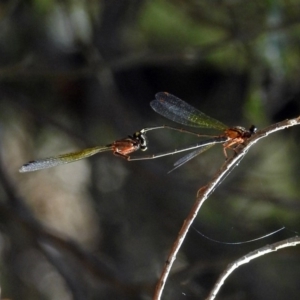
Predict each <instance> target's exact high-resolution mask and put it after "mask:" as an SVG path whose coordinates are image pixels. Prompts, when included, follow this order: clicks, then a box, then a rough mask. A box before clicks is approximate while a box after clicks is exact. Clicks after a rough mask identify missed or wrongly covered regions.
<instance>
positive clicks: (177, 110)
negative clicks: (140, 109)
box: [150, 92, 228, 131]
mask: <svg viewBox="0 0 300 300" xmlns="http://www.w3.org/2000/svg"><path fill="white" fill-rule="evenodd" d="M155 98H156V99H155V100H153V101H151V102H150V105H151V107H152V109H153V110H154V111H156V112H157V113H159V114H161V115H162V116H164V117H166V118H168V119H170V120H172V121H174V122H177V123H180V124H183V125H188V126H192V127H202V128H214V129H218V130H222V131H223V130H225V129H227V128H228V126H226V125H225V124H223V123H222V122H220V121H218V120H216V119H214V118H211V117H209V116H207V115H206V114H204V113H203V112H201V111H199V110H198V109H196V108H194V107H193V106H191V105H189V104H188V103H186V102H185V101H183V100H181V99H179V98H177V97H176V96H174V95H171V94H169V93H166V92H160V93H157V94H156V95H155Z"/></svg>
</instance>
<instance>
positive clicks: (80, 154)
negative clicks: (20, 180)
mask: <svg viewBox="0 0 300 300" xmlns="http://www.w3.org/2000/svg"><path fill="white" fill-rule="evenodd" d="M112 149H113V147H112V145H107V146H97V147H93V148H87V149H84V150H81V151H77V152H73V153H67V154H62V155H57V156H53V157H48V158H44V159H40V160H33V161H30V162H28V163H26V164H24V165H23V166H22V167H21V168H20V170H19V172H21V173H24V172H32V171H37V170H41V169H46V168H52V167H56V166H59V165H62V164H68V163H71V162H74V161H77V160H80V159H83V158H87V157H89V156H92V155H95V154H97V153H99V152H104V151H109V150H112Z"/></svg>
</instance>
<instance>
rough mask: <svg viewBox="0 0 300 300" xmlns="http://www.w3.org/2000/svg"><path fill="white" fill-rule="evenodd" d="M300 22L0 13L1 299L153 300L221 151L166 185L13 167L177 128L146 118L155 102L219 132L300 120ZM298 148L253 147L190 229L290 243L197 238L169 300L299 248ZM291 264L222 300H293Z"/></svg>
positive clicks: (116, 2)
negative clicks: (185, 108)
mask: <svg viewBox="0 0 300 300" xmlns="http://www.w3.org/2000/svg"><path fill="white" fill-rule="evenodd" d="M299 9H300V4H299V2H298V1H295V0H294V1H293V0H291V1H279V0H278V1H267V0H265V1H248V2H246V1H241V0H236V1H231V0H215V1H205V0H200V1H199V0H197V1H195V0H186V1H182V0H168V1H163V0H154V1H137V0H132V1H129V0H103V1H96V0H93V1H83V0H77V1H75V0H69V1H50V0H35V1H20V0H7V1H2V2H1V4H0V24H1V25H0V61H1V66H0V80H1V83H0V93H1V97H0V134H1V165H0V182H1V186H0V187H1V188H0V195H1V202H0V216H1V217H0V224H1V227H0V229H1V230H0V263H1V277H0V279H1V280H0V285H1V296H2V297H3V298H8V299H22V300H26V299H31V300H33V299H55V300H57V299H60V300H65V299H107V300H108V299H130V300H132V299H151V295H152V294H153V289H154V285H155V282H156V281H157V278H158V276H159V274H160V272H161V269H162V267H163V264H164V262H165V259H166V256H167V253H168V251H169V249H170V247H171V245H172V243H173V241H174V239H175V237H176V236H177V233H178V231H179V229H180V226H181V225H182V223H183V220H184V219H185V217H186V215H187V213H188V211H189V210H190V208H191V207H192V205H193V202H194V199H195V196H196V193H197V190H198V189H199V188H200V187H201V186H202V185H204V184H206V183H207V182H208V181H209V180H210V178H211V177H212V176H213V175H214V174H215V172H216V171H217V170H218V168H219V167H220V166H221V165H222V163H223V162H224V156H223V152H222V149H221V146H216V147H214V148H213V149H212V150H210V151H209V152H207V153H204V154H202V155H201V156H200V157H198V158H196V159H194V160H193V161H192V162H189V163H187V164H186V165H184V166H182V167H181V168H179V169H177V170H176V171H174V172H172V173H170V174H167V172H168V171H169V170H170V169H172V166H173V163H174V162H175V161H176V159H177V158H180V156H179V155H178V156H176V157H175V156H174V157H173V156H171V157H167V158H162V159H157V160H153V161H137V162H127V161H125V160H122V159H120V158H118V157H115V156H113V155H112V154H111V153H102V154H99V155H97V156H95V157H91V158H90V159H87V160H83V161H80V162H76V163H73V164H70V165H65V166H60V167H57V168H53V169H48V170H44V171H39V172H35V173H27V174H20V173H18V169H19V167H20V166H21V165H22V164H23V163H25V162H26V161H29V160H32V159H37V158H43V157H47V156H49V155H54V154H60V153H65V152H69V151H73V150H77V149H81V148H84V147H90V146H94V145H106V144H109V143H111V142H112V141H114V140H116V139H120V138H123V137H126V136H127V135H128V134H132V133H133V132H135V131H137V130H139V129H141V128H145V127H149V126H154V125H161V124H169V125H173V126H174V124H172V122H171V121H168V120H166V119H163V118H162V117H161V116H159V115H157V114H156V113H154V112H153V111H152V110H151V108H150V106H149V102H150V101H151V100H152V99H153V98H154V95H155V93H156V92H159V91H168V92H170V93H172V94H174V95H177V96H178V97H180V98H182V99H183V100H185V101H187V102H189V103H190V104H192V105H193V106H195V107H197V108H199V109H200V110H202V111H204V112H205V113H207V114H208V115H211V116H212V117H214V118H217V119H220V120H221V121H222V122H224V123H225V124H228V125H229V126H234V125H241V126H245V127H247V128H248V127H249V126H250V125H251V124H255V125H256V126H257V127H258V128H262V127H264V126H266V125H268V124H271V123H274V122H277V121H280V120H283V119H286V118H290V117H295V116H297V115H299V112H300V101H299V98H300V85H299V81H300V72H299V71H300V67H299V66H300V38H299V36H300V35H299V34H300V17H299ZM179 127H180V126H179ZM204 131H205V130H204ZM199 132H200V131H199ZM201 132H202V131H201ZM208 132H210V131H205V133H206V134H207V133H208ZM299 132H300V131H299V128H297V127H293V128H290V129H289V130H286V131H282V132H278V133H276V134H273V135H271V136H269V137H267V138H266V139H264V140H262V141H261V142H260V143H258V144H257V145H255V147H253V148H252V150H251V151H250V152H249V153H248V155H247V156H246V158H245V159H244V160H243V161H242V162H241V163H240V165H239V166H238V167H237V168H236V169H235V170H234V171H233V172H232V173H231V174H230V176H229V177H227V178H226V180H225V181H224V182H223V183H222V185H220V186H219V188H218V189H217V190H216V191H215V193H214V194H213V195H212V197H211V198H210V199H208V200H207V202H206V203H205V205H204V206H203V208H202V210H201V211H200V214H199V216H198V218H197V222H196V223H195V224H194V227H195V229H196V230H198V231H200V232H202V233H203V234H205V235H206V236H208V237H210V238H212V239H215V240H218V241H224V242H240V241H247V240H251V239H254V238H257V237H260V236H263V235H265V234H268V233H270V232H272V231H274V230H276V229H279V228H280V227H282V226H285V227H286V229H285V230H283V231H281V232H280V233H279V234H276V235H273V236H271V237H269V238H266V239H262V240H259V241H257V242H253V243H248V244H239V245H227V244H220V243H216V242H212V241H211V240H208V239H205V238H203V237H202V236H201V235H199V234H198V233H197V231H193V230H192V231H191V232H190V234H189V236H188V238H187V240H186V241H185V242H184V245H183V248H182V249H181V251H180V253H179V255H178V258H177V261H176V264H175V266H174V269H173V273H172V275H171V277H170V279H169V281H168V283H167V286H166V290H165V293H164V296H163V299H165V300H167V299H172V300H175V299H204V298H205V296H207V295H208V292H209V291H210V289H211V288H212V285H213V283H214V282H215V280H216V279H217V277H218V275H219V274H220V273H221V272H222V270H223V269H224V268H225V266H226V265H227V264H228V263H230V262H232V261H233V260H235V259H237V258H238V257H240V256H243V255H245V254H247V253H248V252H250V251H253V250H254V249H257V248H259V247H261V246H263V245H265V244H270V243H272V242H276V241H279V240H281V239H284V238H287V237H290V236H294V235H296V234H297V232H298V230H299V228H300V223H299V219H300V218H299V207H300V202H299V201H300V198H299V193H300V189H299V179H300V173H299V169H300V168H299V167H300V159H299V147H300V143H299V140H300V139H299V137H300V133H299ZM214 134H218V133H215V132H214ZM148 138H149V153H157V152H160V151H164V150H171V149H174V148H178V147H182V146H184V145H190V144H193V143H196V142H197V140H198V139H197V138H195V137H193V136H189V135H187V134H183V133H176V132H173V131H168V130H162V131H153V132H149V133H148ZM134 155H136V156H138V155H140V156H142V155H144V153H136V154H134ZM299 264H300V260H299V249H297V247H295V248H294V249H292V248H289V249H286V250H283V251H281V252H278V253H275V254H271V255H270V256H268V257H267V258H261V259H260V260H259V261H255V262H252V263H250V264H249V265H246V266H244V267H243V268H240V269H239V270H238V271H237V272H236V273H235V274H234V275H233V276H232V277H230V278H229V280H228V282H227V284H226V285H225V287H224V289H223V290H222V292H221V294H220V295H219V298H218V299H251V300H253V299H273V300H274V299H298V298H299V288H298V278H299V276H300V273H299V270H300V268H299Z"/></svg>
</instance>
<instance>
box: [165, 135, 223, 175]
mask: <svg viewBox="0 0 300 300" xmlns="http://www.w3.org/2000/svg"><path fill="white" fill-rule="evenodd" d="M227 140H228V138H226V137H218V138H215V139H214V140H213V141H207V143H206V144H205V141H204V142H203V145H202V146H201V147H199V148H198V149H196V150H194V151H193V152H191V153H189V154H187V155H185V156H183V157H181V158H180V159H178V160H177V161H176V162H175V163H174V168H173V169H172V170H171V171H169V172H168V173H171V172H172V171H174V170H175V169H177V168H179V167H181V166H182V165H183V164H185V163H186V162H188V161H190V160H191V159H193V158H194V157H196V156H197V155H199V154H201V153H203V152H204V151H206V150H208V149H210V148H211V147H212V146H214V145H215V144H218V143H224V142H226V141H227Z"/></svg>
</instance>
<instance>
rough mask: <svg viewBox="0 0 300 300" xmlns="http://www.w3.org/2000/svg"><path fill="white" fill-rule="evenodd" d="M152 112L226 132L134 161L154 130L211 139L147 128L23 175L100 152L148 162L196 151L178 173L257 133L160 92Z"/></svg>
mask: <svg viewBox="0 0 300 300" xmlns="http://www.w3.org/2000/svg"><path fill="white" fill-rule="evenodd" d="M150 105H151V107H152V109H153V110H154V111H156V112H157V113H159V114H161V115H162V116H164V117H166V118H168V119H170V120H172V121H174V122H177V123H180V124H182V125H187V126H192V127H202V128H212V129H217V130H220V131H223V133H222V134H221V135H219V136H210V138H209V139H207V140H204V141H201V142H199V143H197V144H196V145H193V146H190V147H185V148H182V149H176V150H173V151H170V152H164V153H159V154H153V155H148V156H142V157H131V156H129V154H131V153H133V152H136V151H138V150H141V151H145V150H147V146H148V140H147V138H146V133H147V132H148V131H152V130H158V129H171V130H176V131H181V132H186V133H191V134H195V135H197V136H199V137H207V136H208V135H200V134H197V133H193V132H190V131H188V130H184V129H179V128H174V127H171V126H166V125H163V126H157V127H151V128H144V129H142V130H140V131H137V132H135V133H134V134H133V135H131V136H128V137H127V138H124V139H121V140H116V141H114V142H113V143H111V144H109V145H106V146H96V147H93V148H87V149H84V150H81V151H78V152H73V153H67V154H62V155H58V156H53V157H49V158H45V159H40V160H34V161H30V162H28V163H26V164H24V165H23V166H22V167H21V168H20V170H19V171H20V172H31V171H37V170H41V169H46V168H51V167H55V166H58V165H62V164H67V163H71V162H75V161H77V160H80V159H83V158H87V157H90V156H92V155H95V154H97V153H100V152H105V151H112V152H113V154H114V155H116V156H120V157H123V158H125V159H126V160H128V161H134V160H147V159H156V158H159V157H163V156H168V155H173V154H177V153H180V152H184V151H189V150H194V151H193V152H191V153H189V154H188V155H186V156H184V157H182V158H181V159H179V160H178V161H177V162H175V164H174V167H175V169H176V168H178V167H180V166H181V165H183V164H184V163H186V162H187V161H189V160H191V159H192V158H194V157H195V156H197V155H199V154H200V153H202V152H204V151H206V150H208V149H209V148H210V147H212V146H213V145H215V144H217V143H223V150H224V155H225V157H226V158H227V153H226V150H227V149H234V148H235V147H236V146H237V145H239V144H241V143H243V142H244V140H245V139H247V138H249V137H250V136H251V135H253V134H254V133H255V132H256V127H255V126H253V125H252V126H251V127H250V129H249V130H246V129H245V128H244V127H240V126H236V127H232V128H230V127H228V126H226V125H225V124H223V123H222V122H220V121H218V120H216V119H213V118H211V117H209V116H207V115H205V114H204V113H202V112H201V111H199V110H198V109H196V108H194V107H193V106H191V105H189V104H188V103H186V102H184V101H183V100H181V99H179V98H177V97H175V96H173V95H171V94H169V93H165V92H160V93H157V94H156V95H155V100H153V101H151V103H150Z"/></svg>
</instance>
